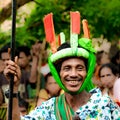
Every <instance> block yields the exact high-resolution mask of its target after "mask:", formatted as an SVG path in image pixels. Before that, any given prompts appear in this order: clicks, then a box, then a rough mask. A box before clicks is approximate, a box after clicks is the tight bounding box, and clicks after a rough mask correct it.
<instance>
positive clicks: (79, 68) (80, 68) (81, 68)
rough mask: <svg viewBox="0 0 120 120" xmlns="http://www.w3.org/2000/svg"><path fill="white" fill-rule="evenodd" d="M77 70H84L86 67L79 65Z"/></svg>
mask: <svg viewBox="0 0 120 120" xmlns="http://www.w3.org/2000/svg"><path fill="white" fill-rule="evenodd" d="M77 70H79V71H82V70H85V68H84V67H78V68H77Z"/></svg>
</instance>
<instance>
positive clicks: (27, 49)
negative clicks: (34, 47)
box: [18, 46, 30, 56]
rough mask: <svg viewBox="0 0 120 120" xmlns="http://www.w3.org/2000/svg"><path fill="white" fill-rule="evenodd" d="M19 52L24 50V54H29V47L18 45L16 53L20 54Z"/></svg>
mask: <svg viewBox="0 0 120 120" xmlns="http://www.w3.org/2000/svg"><path fill="white" fill-rule="evenodd" d="M20 52H24V53H25V55H26V56H29V55H30V48H29V47H27V46H20V47H18V54H19V55H20Z"/></svg>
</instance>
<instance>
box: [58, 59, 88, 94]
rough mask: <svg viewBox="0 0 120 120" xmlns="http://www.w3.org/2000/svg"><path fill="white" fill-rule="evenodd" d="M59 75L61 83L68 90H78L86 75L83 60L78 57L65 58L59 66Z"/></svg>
mask: <svg viewBox="0 0 120 120" xmlns="http://www.w3.org/2000/svg"><path fill="white" fill-rule="evenodd" d="M60 77H61V81H62V83H63V84H64V86H65V87H66V88H67V89H68V90H69V91H71V92H76V91H78V90H79V89H80V87H81V85H82V83H83V81H84V79H85V77H86V66H85V63H84V61H83V60H82V59H80V58H69V59H67V60H65V61H64V62H63V63H62V66H61V70H60Z"/></svg>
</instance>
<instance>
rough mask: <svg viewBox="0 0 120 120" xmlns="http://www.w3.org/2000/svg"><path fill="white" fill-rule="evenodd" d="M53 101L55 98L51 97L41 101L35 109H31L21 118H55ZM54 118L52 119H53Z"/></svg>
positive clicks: (27, 119) (26, 119) (25, 119)
mask: <svg viewBox="0 0 120 120" xmlns="http://www.w3.org/2000/svg"><path fill="white" fill-rule="evenodd" d="M54 102H55V98H51V99H49V100H47V101H45V102H43V103H42V104H41V105H40V106H38V107H36V108H35V110H33V111H31V112H30V113H29V115H27V116H25V117H24V119H23V118H22V119H23V120H29V119H33V118H34V119H40V120H41V119H46V118H49V117H50V119H51V120H52V118H55V116H54ZM53 120H54V119H53Z"/></svg>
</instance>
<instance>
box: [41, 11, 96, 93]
mask: <svg viewBox="0 0 120 120" xmlns="http://www.w3.org/2000/svg"><path fill="white" fill-rule="evenodd" d="M52 17H53V14H52V13H50V14H48V15H46V16H45V17H44V19H43V22H44V28H45V34H46V40H47V41H48V42H49V44H50V46H51V50H52V53H51V54H50V56H49V58H48V64H49V67H50V70H51V73H52V75H53V77H54V79H55V80H56V82H57V83H58V84H59V86H60V87H61V88H62V89H63V90H64V91H66V92H69V93H71V92H70V91H69V90H68V89H67V88H66V87H65V86H64V85H63V84H62V82H61V79H60V76H59V73H58V72H57V69H56V66H55V63H56V61H58V60H60V59H63V58H67V57H83V58H85V59H87V60H88V63H87V68H88V69H87V76H86V78H85V80H84V82H83V84H82V86H81V87H80V89H79V90H78V91H77V92H75V94H77V93H80V92H81V91H83V90H86V91H89V90H91V89H93V87H94V85H93V83H92V81H91V78H92V75H93V72H94V68H95V64H96V58H95V55H94V53H95V52H96V51H95V49H94V48H93V46H92V40H91V39H89V38H90V33H89V29H88V24H87V20H83V21H82V24H83V32H84V37H83V38H80V39H78V34H80V13H79V12H78V11H76V12H70V17H71V22H70V23H71V24H70V25H71V30H70V48H65V49H62V50H59V51H57V47H56V39H55V32H54V25H53V18H52ZM64 42H65V35H64V33H60V35H59V42H58V43H59V45H61V44H62V43H64Z"/></svg>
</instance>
